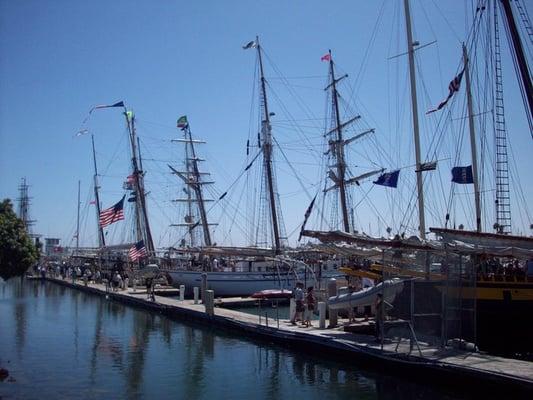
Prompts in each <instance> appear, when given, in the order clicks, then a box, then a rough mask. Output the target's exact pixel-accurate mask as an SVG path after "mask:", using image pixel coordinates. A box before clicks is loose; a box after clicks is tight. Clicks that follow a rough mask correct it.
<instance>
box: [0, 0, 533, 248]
mask: <svg viewBox="0 0 533 400" xmlns="http://www.w3.org/2000/svg"><path fill="white" fill-rule="evenodd" d="M522 4H525V6H526V7H527V8H526V9H528V12H529V14H530V15H533V14H531V13H532V12H533V10H531V3H528V2H523V3H522ZM411 8H412V13H413V21H414V23H413V25H414V28H413V29H414V36H415V40H418V41H420V43H421V44H426V43H430V42H432V41H436V43H434V44H432V45H429V46H428V47H426V48H424V49H421V50H419V51H418V52H417V62H418V63H419V64H418V67H417V68H419V71H418V72H420V73H421V76H423V80H420V81H419V84H418V85H419V91H420V93H419V104H420V112H419V114H420V119H421V120H422V122H421V126H422V130H423V131H424V132H423V138H422V145H423V146H424V145H426V148H429V147H430V146H429V143H430V141H431V138H432V135H433V134H434V132H433V129H434V128H432V127H433V126H437V125H438V123H439V122H438V121H439V119H438V116H436V117H433V116H432V117H430V118H428V117H425V116H424V115H423V114H424V110H427V109H429V108H430V107H431V106H434V105H436V104H438V103H439V102H440V101H441V100H442V99H443V98H444V97H445V96H446V95H447V86H448V83H449V81H450V80H451V79H452V78H453V76H454V75H455V74H456V73H457V72H458V71H459V69H458V68H459V65H460V62H461V42H462V41H464V40H465V38H466V36H467V33H466V32H467V31H468V28H469V27H470V25H471V18H472V13H471V10H472V2H471V1H467V0H447V1H436V0H413V1H412V4H411ZM403 18H404V17H403V5H402V3H401V2H399V1H396V0H385V1H380V0H376V1H349V0H334V1H328V2H324V1H318V0H293V1H281V0H279V1H278V0H270V1H237V0H235V1H233V0H232V1H195V2H192V1H171V0H166V1H163V0H159V1H143V0H133V1H132V0H116V1H113V2H109V1H100V0H93V1H90V2H87V1H78V0H74V1H72V0H70V1H67V0H53V1H40V0H20V1H12V0H11V1H10V0H0V198H11V199H16V198H17V197H18V186H19V184H20V182H21V178H23V177H25V178H26V180H27V183H28V184H29V185H30V188H29V193H30V196H31V198H32V199H31V201H32V204H31V210H30V213H31V217H32V218H33V219H35V220H36V221H37V222H36V224H35V226H34V227H33V231H34V233H38V234H42V235H43V236H45V237H57V238H61V240H62V243H63V245H69V244H70V245H72V238H73V234H74V233H75V227H76V203H77V186H78V181H81V184H80V185H81V202H82V207H81V208H82V229H80V240H81V242H82V244H83V245H94V244H95V243H96V235H95V228H94V226H95V222H94V219H95V218H94V208H91V207H90V204H89V203H90V201H91V200H92V194H91V185H92V174H93V171H92V158H91V157H92V156H91V147H90V146H91V144H90V134H93V135H94V138H95V144H96V149H97V161H98V163H99V170H100V172H101V174H102V176H101V183H102V203H103V204H102V205H103V207H104V208H105V207H107V206H110V205H112V204H113V203H114V202H116V201H117V200H119V199H120V197H121V196H122V194H123V191H122V189H121V183H120V181H121V180H124V178H125V177H126V176H127V175H128V174H129V170H128V168H129V166H128V161H127V160H128V157H129V156H128V149H127V142H126V139H125V127H124V120H123V118H122V116H121V115H120V112H118V111H115V110H112V109H109V110H105V111H104V110H99V111H98V112H95V113H93V114H92V115H91V117H90V119H89V120H88V122H87V123H85V124H84V123H83V121H84V119H85V118H86V117H87V115H88V112H89V110H90V109H91V108H92V107H93V106H95V105H98V104H111V103H114V102H117V101H119V100H123V101H124V102H125V103H126V105H127V106H128V108H130V109H132V110H133V111H134V112H135V115H136V118H137V120H138V125H137V132H138V135H139V138H140V141H141V150H142V152H143V158H146V160H145V161H144V169H145V170H146V171H147V175H146V185H147V190H149V191H150V192H151V193H152V194H151V196H152V197H151V198H150V195H149V198H148V206H149V213H150V218H151V223H152V229H153V231H154V237H155V241H156V245H157V246H158V247H159V246H168V245H172V244H175V243H176V242H177V241H178V239H179V238H178V237H177V236H176V235H175V234H174V233H173V231H172V229H170V228H169V224H171V223H175V222H176V221H177V220H178V219H179V218H180V216H179V215H178V214H179V210H177V209H176V207H175V206H174V205H173V203H172V202H171V201H170V199H172V198H176V191H178V190H179V189H177V182H176V181H175V178H174V177H172V176H171V175H170V174H169V173H168V170H167V167H166V164H167V163H168V162H170V163H173V164H174V165H179V163H180V157H182V156H181V153H180V151H181V149H180V148H179V147H178V145H177V144H175V143H171V141H170V140H171V139H175V138H177V137H179V135H180V132H179V131H178V130H177V129H176V127H175V123H176V119H177V118H178V117H179V116H181V115H187V116H188V119H189V121H190V124H191V129H192V131H193V134H194V135H195V136H196V137H199V138H201V139H205V140H206V141H207V144H206V145H204V146H202V147H201V148H200V149H199V151H200V153H201V155H202V156H204V157H205V158H206V160H207V162H206V169H208V170H209V171H210V172H211V173H212V176H213V179H214V180H215V182H216V187H217V189H216V191H215V192H214V193H213V194H214V195H216V194H220V193H223V192H224V191H225V190H227V189H228V188H230V187H231V185H232V182H234V181H235V180H236V179H237V177H238V176H240V175H241V174H242V170H243V166H245V165H246V163H247V161H246V141H247V139H248V138H249V137H252V138H254V137H255V136H254V135H255V130H256V129H257V126H256V124H254V122H253V120H254V118H253V117H252V114H253V111H252V108H253V107H254V106H255V107H256V108H257V104H258V102H257V91H255V92H254V89H253V88H254V85H255V82H256V81H254V77H255V78H256V76H255V75H254V74H255V72H254V71H255V68H256V55H255V53H254V51H253V50H252V51H251V50H248V51H243V49H242V46H243V45H244V44H245V43H247V42H249V41H250V40H253V39H254V38H255V37H256V35H258V36H259V37H260V42H261V45H262V46H263V48H264V50H265V55H266V66H265V69H266V72H265V75H266V76H267V80H268V82H269V90H271V92H269V95H270V99H271V100H270V101H271V107H270V108H271V109H272V110H274V111H275V113H276V116H275V117H273V128H274V132H273V134H274V135H275V137H276V139H277V140H278V141H279V143H280V144H287V146H288V148H289V150H287V153H285V156H286V157H287V158H288V159H291V160H293V161H294V162H295V164H294V165H293V166H288V165H285V163H284V162H282V160H283V157H282V156H278V157H279V160H280V161H279V164H278V165H277V166H278V167H279V169H278V172H277V179H278V185H279V192H280V198H281V200H282V206H281V207H282V210H283V216H284V219H285V225H286V231H287V234H288V235H290V237H289V242H290V243H291V244H295V243H296V239H297V233H298V230H299V226H300V224H301V222H302V219H303V215H304V213H305V209H306V208H307V205H308V204H309V201H310V199H311V198H312V197H313V196H314V194H316V193H317V192H318V191H319V184H318V179H319V177H320V176H321V175H324V171H323V170H319V163H318V161H317V159H318V158H317V157H318V155H320V151H318V150H317V151H316V154H311V152H308V151H307V147H306V146H304V145H303V144H302V145H301V146H299V143H303V142H304V141H305V140H306V139H302V136H301V135H302V134H303V133H309V134H310V135H311V136H312V138H313V139H312V140H314V141H315V142H316V141H317V138H320V128H324V122H323V118H324V115H325V110H326V109H327V107H326V100H325V97H324V90H323V88H324V86H325V85H326V80H327V72H328V71H327V63H323V62H321V61H320V58H321V56H323V55H324V54H325V53H326V52H327V51H328V49H331V50H332V52H333V55H334V56H333V57H334V60H335V63H336V65H337V66H338V67H339V73H347V74H348V78H347V79H346V84H347V85H348V92H347V94H346V96H345V98H346V99H347V100H353V103H354V104H355V105H354V111H356V112H358V113H360V114H361V115H363V116H364V118H362V120H363V119H364V122H362V125H361V127H373V128H375V129H376V136H377V139H376V142H379V143H381V144H382V145H384V146H385V148H386V151H387V152H388V154H392V155H393V156H392V157H389V158H384V159H383V160H384V161H382V162H380V163H378V164H379V165H380V166H384V167H386V168H387V169H389V170H392V169H394V168H400V167H404V166H405V165H409V163H410V162H411V163H414V161H413V159H414V156H413V155H412V152H413V150H412V133H411V126H412V125H411V120H410V104H409V100H408V99H409V98H408V97H407V96H408V95H409V91H408V86H407V72H406V71H407V70H406V63H407V60H406V58H405V56H402V55H401V53H404V52H405V34H404V30H403V29H404V28H403ZM397 55H399V57H396V58H394V59H392V60H390V58H391V57H394V56H397ZM502 56H503V57H504V66H505V67H506V74H507V75H505V83H506V84H509V89H506V99H505V101H506V110H507V111H508V114H507V116H506V118H507V122H508V129H509V131H510V132H511V131H512V135H513V139H512V146H513V151H516V154H515V153H513V159H514V160H515V161H516V165H517V169H518V170H519V171H527V170H528V169H530V168H531V167H533V162H532V161H531V156H530V155H531V153H532V150H533V146H532V144H533V141H532V140H531V135H530V134H529V128H528V127H527V123H526V120H525V117H524V116H523V112H521V107H522V103H521V100H520V96H519V94H518V89H517V87H516V83H514V76H513V73H512V72H513V70H512V66H511V63H510V60H509V55H508V53H502ZM529 56H531V53H530V54H529ZM530 61H531V60H530ZM280 74H281V77H284V78H287V82H290V84H291V85H293V86H291V89H290V90H287V87H286V85H283V82H285V80H284V79H280ZM291 93H292V95H291ZM295 93H296V95H294V94H295ZM284 104H286V105H284ZM302 104H304V106H302ZM479 104H481V102H480V103H479ZM457 107H459V106H457ZM481 108H482V106H480V105H478V111H479V110H481ZM286 109H290V111H286ZM481 111H483V110H481ZM254 115H255V114H254ZM309 115H312V117H313V118H314V119H313V118H309ZM287 116H289V119H291V118H294V119H295V120H298V121H300V122H301V123H302V126H303V127H302V128H301V132H300V133H298V132H296V133H295V131H294V130H290V129H284V127H285V128H286V125H284V123H283V121H285V120H286V119H287ZM276 118H278V120H277V121H276ZM347 118H348V116H346V118H345V119H347ZM306 119H307V120H313V122H312V123H311V125H312V126H310V127H306V126H305V122H302V121H304V120H306ZM321 119H322V121H321ZM251 121H252V122H251ZM80 129H87V130H88V132H89V134H85V135H82V136H79V137H78V136H76V133H77V132H79V131H80ZM313 143H314V142H313ZM317 143H318V142H317ZM452 146H453V143H452ZM357 149H358V150H357V151H359V150H360V151H361V152H362V151H364V150H363V147H362V146H361V147H357ZM291 150H292V151H293V152H292V153H291ZM357 151H354V153H357ZM369 154H370V153H365V155H367V156H368V155H369ZM355 155H357V154H355ZM436 157H437V158H439V159H441V158H446V155H440V154H439V155H437V156H436ZM400 160H401V161H400ZM458 161H464V160H458ZM448 162H450V161H449V160H448ZM363 164H364V163H361V166H362V165H363ZM400 164H401V165H400ZM295 170H296V171H297V172H299V173H301V174H302V176H303V178H299V179H300V180H298V179H296V180H295V179H294V178H293V177H291V175H292V173H293V172H294V171H295ZM362 171H363V170H362V169H361V172H362ZM402 174H404V173H403V172H402ZM443 174H444V175H443V176H446V177H448V175H449V171H448V172H443ZM446 179H448V178H446ZM409 181H410V182H414V174H411V175H409ZM300 182H302V187H300V186H299V185H300ZM530 182H531V180H530V179H529V184H530ZM521 183H522V185H523V186H524V187H526V189H525V190H526V191H525V194H524V200H523V203H525V204H526V205H527V204H529V205H531V198H532V197H533V195H532V192H531V188H527V186H528V178H527V174H525V175H524V177H522V181H521ZM435 186H437V187H438V186H439V180H436V181H435V182H434V183H433V184H432V185H429V186H428V189H427V190H428V194H427V197H429V198H431V197H432V196H431V191H432V190H435ZM489 186H490V185H489ZM366 187H368V186H366ZM378 189H379V190H384V191H386V192H378ZM378 189H372V193H373V194H376V193H383V194H381V195H379V194H378V195H377V196H376V197H377V198H376V205H375V206H372V207H371V208H370V209H372V210H374V211H375V210H376V209H385V208H389V209H390V208H392V209H393V210H392V211H387V212H385V211H383V212H380V213H379V214H380V215H381V216H380V217H379V218H377V217H375V216H373V215H372V214H371V213H370V211H368V212H366V211H363V210H362V209H361V211H356V214H357V218H356V219H357V224H358V226H359V229H360V230H365V231H367V232H369V233H373V234H383V233H384V232H383V229H384V227H385V226H386V225H387V222H384V221H385V220H390V221H393V220H394V221H395V222H394V223H395V224H396V226H393V229H394V230H396V229H398V230H400V229H402V227H401V224H402V221H403V223H404V224H407V225H411V227H413V226H414V225H416V223H415V222H413V220H415V219H416V214H415V213H413V211H412V210H411V211H410V214H409V217H404V218H401V217H399V216H398V215H394V208H395V205H397V204H399V202H400V201H401V199H403V200H404V202H407V201H408V200H409V199H410V198H412V195H411V193H412V191H413V188H412V187H411V188H410V189H405V191H404V192H401V191H400V190H398V191H397V192H396V193H400V194H401V195H399V198H396V199H392V197H391V196H392V195H390V190H392V189H382V188H378ZM243 190H246V189H243ZM364 193H366V194H363V196H366V195H367V194H368V193H369V191H368V190H367V192H364ZM228 197H231V196H228ZM238 198H239V194H238V193H236V194H234V195H233V197H232V199H238ZM353 202H354V203H357V202H358V198H354V199H353ZM242 204H244V203H238V205H237V206H235V207H236V208H237V209H238V208H240V207H241V205H242ZM220 206H223V204H220ZM486 207H487V208H488V207H489V205H487V206H486ZM222 208H224V207H222ZM226 210H230V208H226ZM210 212H211V211H210ZM217 212H218V211H217V210H213V211H212V213H213V215H214V218H217V219H218V217H215V215H216V214H217ZM406 213H409V211H406ZM487 213H490V211H487ZM411 214H412V215H411ZM518 214H519V213H516V214H515V215H518ZM232 215H233V217H234V218H237V217H239V218H240V214H238V213H237V212H236V211H235V212H233V214H232ZM432 216H433V214H431V213H430V216H429V219H431V217H432ZM520 216H521V223H522V226H526V228H522V231H521V233H524V232H525V233H526V234H531V232H528V231H527V229H528V228H527V227H528V226H529V224H530V223H532V222H533V221H530V220H529V217H528V216H527V213H526V217H524V214H520ZM438 217H439V218H440V220H442V213H441V215H439V216H438ZM181 218H182V217H181ZM243 218H244V217H243ZM376 218H377V219H380V221H378V222H377V223H376V224H374V222H376ZM229 219H231V218H229ZM487 220H490V221H492V219H491V218H487ZM220 221H221V224H220V227H218V228H217V241H218V242H219V243H221V244H222V243H225V244H238V243H240V242H242V241H243V237H244V231H246V230H247V229H249V227H246V226H243V225H246V224H249V222H243V221H244V220H241V222H240V223H235V222H234V223H235V224H236V225H234V226H233V228H231V226H232V225H231V223H227V221H226V223H225V224H222V217H220ZM435 221H436V222H438V218H436V219H435ZM490 221H489V222H487V224H488V225H492V223H491V222H490ZM237 225H239V226H237ZM367 227H368V228H367ZM114 229H115V230H120V229H121V228H120V227H117V228H114ZM228 229H229V230H228ZM414 229H415V230H416V226H415V227H414ZM115 234H116V235H119V233H117V232H115Z"/></svg>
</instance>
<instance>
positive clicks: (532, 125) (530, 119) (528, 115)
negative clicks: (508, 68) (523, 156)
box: [500, 4, 533, 139]
mask: <svg viewBox="0 0 533 400" xmlns="http://www.w3.org/2000/svg"><path fill="white" fill-rule="evenodd" d="M502 7H503V6H502V5H501V4H500V10H501V9H502ZM503 25H504V27H505V34H506V37H507V43H512V42H513V39H512V35H511V31H510V27H509V24H507V23H504V24H503ZM509 47H510V53H512V54H513V56H512V57H511V59H512V61H513V67H514V70H515V74H516V77H517V78H516V79H517V80H518V87H519V89H520V95H521V96H522V102H523V103H524V111H525V114H526V118H527V121H528V124H529V133H530V135H531V138H532V139H533V116H532V115H531V113H530V112H529V106H528V100H527V93H526V87H525V84H522V82H521V79H520V78H519V77H520V66H519V64H518V59H517V57H516V51H515V50H514V47H513V46H509Z"/></svg>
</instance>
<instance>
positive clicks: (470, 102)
mask: <svg viewBox="0 0 533 400" xmlns="http://www.w3.org/2000/svg"><path fill="white" fill-rule="evenodd" d="M463 64H464V71H465V72H464V74H465V80H466V99H467V104H468V126H469V128H470V150H471V152H472V175H473V178H474V199H475V206H476V231H477V232H481V200H480V196H479V176H478V170H477V148H476V132H475V127H474V111H473V110H474V105H473V100H472V92H471V90H470V70H469V66H468V64H469V62H468V54H467V52H466V46H465V45H464V43H463Z"/></svg>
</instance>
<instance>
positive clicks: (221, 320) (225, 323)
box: [47, 278, 533, 394]
mask: <svg viewBox="0 0 533 400" xmlns="http://www.w3.org/2000/svg"><path fill="white" fill-rule="evenodd" d="M47 279H48V280H50V281H52V282H56V283H58V284H61V285H66V286H69V287H73V288H76V289H80V290H83V291H87V292H91V293H93V294H97V295H101V296H108V297H109V298H112V299H113V300H116V301H120V302H123V303H126V304H131V305H135V306H139V307H143V308H147V309H150V310H154V311H157V312H159V313H162V314H164V315H167V316H169V317H176V318H185V319H189V320H195V321H199V322H204V323H208V324H210V325H216V326H220V327H222V328H228V329H238V330H239V331H241V332H242V331H244V332H246V333H247V334H248V335H249V336H255V337H258V336H261V337H263V338H267V339H269V340H273V341H276V342H282V343H284V344H287V345H289V346H295V347H301V346H303V347H305V348H308V349H309V348H313V349H315V350H316V349H320V350H322V349H326V350H328V353H329V350H331V353H332V354H333V353H335V354H336V355H340V356H342V359H343V360H344V361H351V360H353V361H357V360H361V361H370V362H373V363H378V364H379V366H380V368H381V367H384V366H385V367H387V366H388V367H392V368H393V369H394V371H396V372H399V373H401V371H400V369H399V368H398V367H399V366H400V365H401V366H403V367H404V368H402V370H403V371H404V372H407V371H412V370H417V372H418V373H420V372H421V373H422V374H427V375H428V376H429V375H431V376H432V377H434V378H437V379H441V380H442V379H445V380H446V379H449V378H453V379H454V380H453V382H458V381H461V380H465V381H466V380H468V382H470V384H472V382H473V381H480V382H484V383H492V384H494V387H499V388H503V387H509V388H510V387H512V388H513V389H514V390H518V391H523V392H525V393H528V394H531V393H533V362H528V361H521V360H516V359H508V358H503V357H498V356H493V355H489V354H485V353H473V352H469V351H466V350H460V349H457V348H445V349H442V348H439V347H436V346H431V345H429V344H427V343H421V342H419V346H420V351H419V349H418V348H417V346H416V345H414V346H413V347H411V346H410V341H409V339H397V340H395V341H390V340H387V341H386V342H385V343H383V345H382V344H381V343H380V342H376V340H375V339H374V336H371V335H365V334H360V333H354V332H349V331H345V330H344V323H343V321H342V320H339V325H340V326H338V327H335V328H326V329H320V328H319V327H318V321H313V323H314V326H312V327H308V328H307V327H304V326H301V325H293V324H291V323H290V321H287V320H279V321H277V320H275V319H272V318H269V319H265V317H264V316H263V317H262V318H261V319H260V317H259V316H258V315H253V314H249V313H244V312H240V311H236V310H232V309H229V308H224V307H217V306H216V305H217V302H216V301H215V309H214V315H213V316H210V315H208V314H206V312H205V306H204V305H202V304H194V301H193V300H184V301H180V300H179V299H176V298H168V297H164V296H159V295H157V294H156V296H155V301H152V300H150V299H148V298H147V295H146V291H141V290H136V291H134V290H133V289H131V288H130V289H128V290H123V291H116V292H115V291H109V290H106V286H105V285H103V284H95V283H89V284H87V286H85V285H84V283H83V282H77V283H72V281H71V280H62V279H56V278H47ZM237 300H238V301H239V302H242V301H245V300H244V299H242V298H236V299H227V300H222V303H224V302H227V303H232V302H236V301H237ZM247 301H249V302H256V301H257V299H249V300H247ZM502 390H503V389H502Z"/></svg>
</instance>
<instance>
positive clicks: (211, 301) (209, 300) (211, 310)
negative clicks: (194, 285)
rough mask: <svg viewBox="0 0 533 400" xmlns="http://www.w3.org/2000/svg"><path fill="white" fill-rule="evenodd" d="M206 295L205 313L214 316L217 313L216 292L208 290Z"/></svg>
mask: <svg viewBox="0 0 533 400" xmlns="http://www.w3.org/2000/svg"><path fill="white" fill-rule="evenodd" d="M204 295H205V296H204V297H205V299H204V304H205V313H206V314H207V315H210V316H213V315H215V292H214V291H212V290H206V291H205V292H204Z"/></svg>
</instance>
